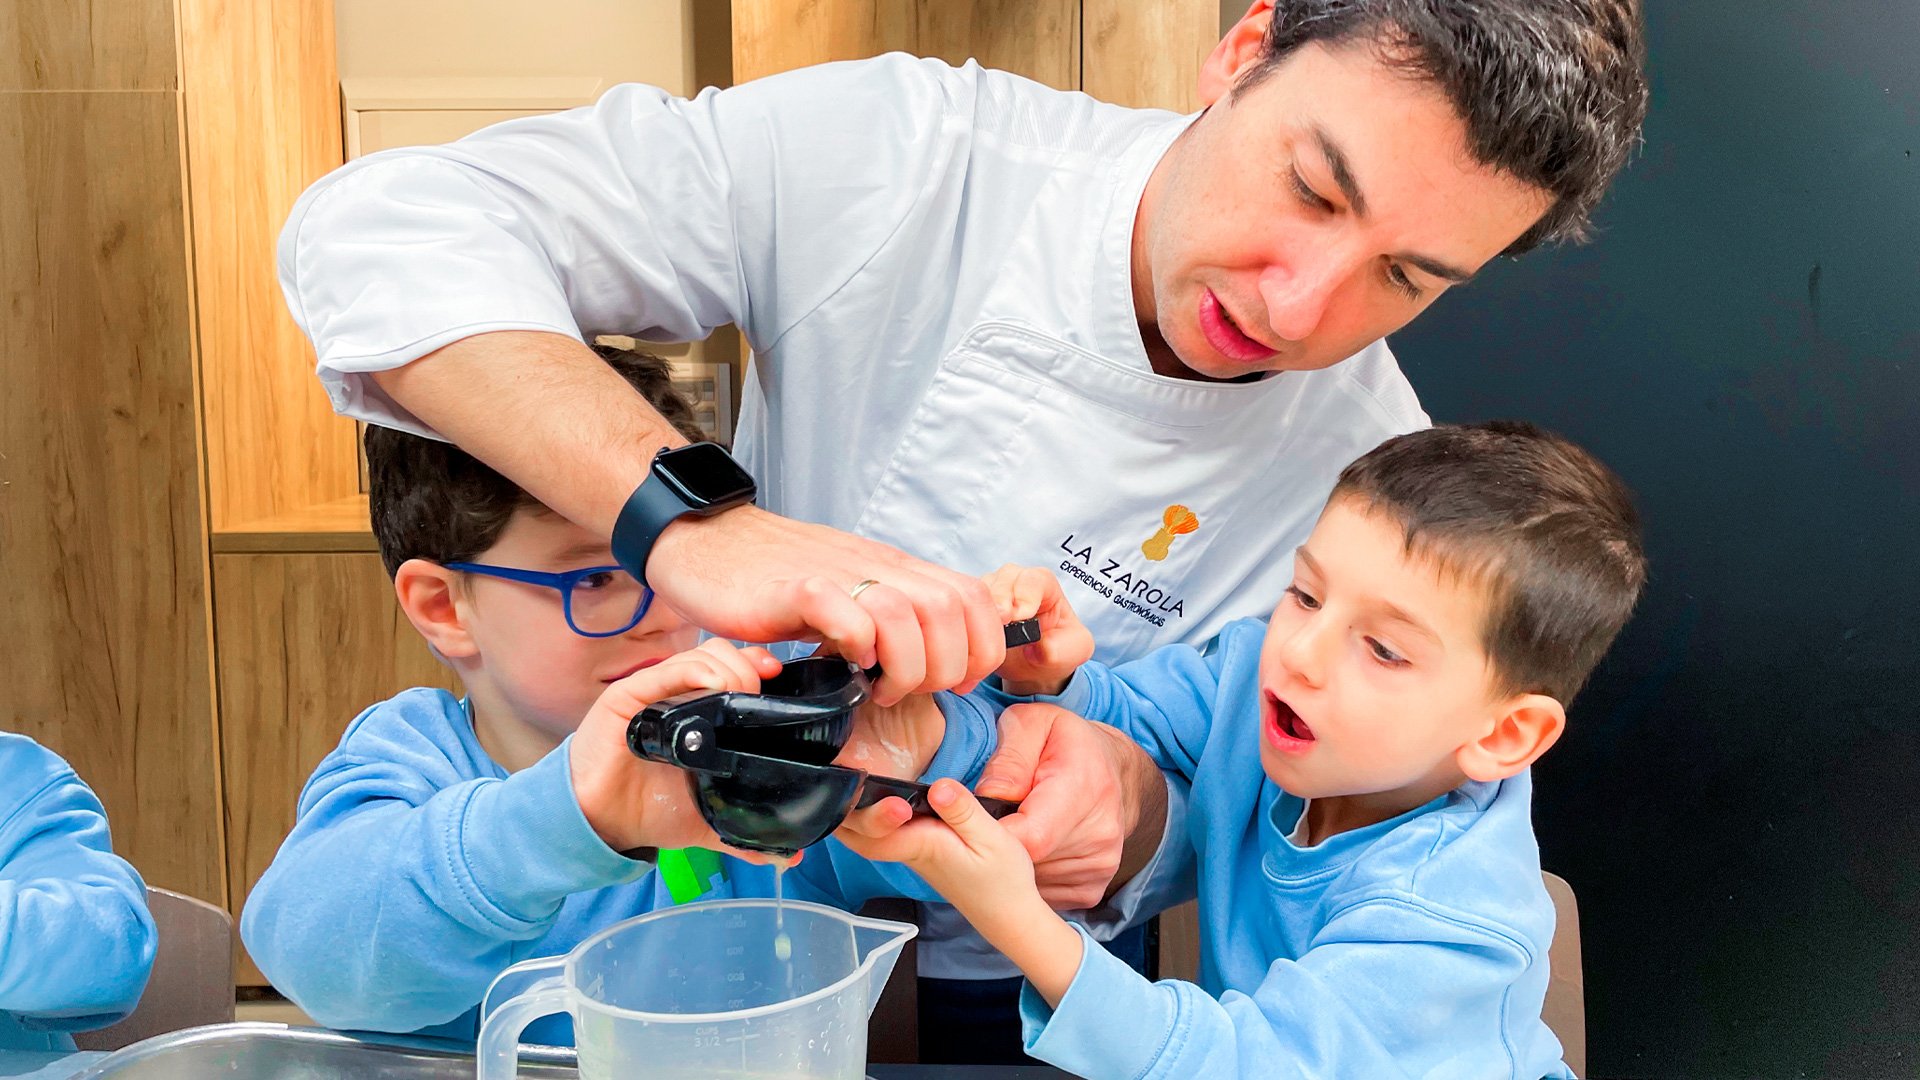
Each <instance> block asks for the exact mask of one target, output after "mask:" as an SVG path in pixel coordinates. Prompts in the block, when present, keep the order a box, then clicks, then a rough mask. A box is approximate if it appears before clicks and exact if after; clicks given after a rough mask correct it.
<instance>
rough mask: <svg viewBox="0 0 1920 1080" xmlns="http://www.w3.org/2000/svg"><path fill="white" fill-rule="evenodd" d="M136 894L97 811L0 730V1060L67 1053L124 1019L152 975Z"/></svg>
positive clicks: (143, 905)
mask: <svg viewBox="0 0 1920 1080" xmlns="http://www.w3.org/2000/svg"><path fill="white" fill-rule="evenodd" d="M153 950H154V933H153V918H152V916H150V915H148V914H147V887H146V885H145V884H143V883H142V882H141V880H140V875H139V874H137V873H135V872H134V869H133V867H131V866H129V865H127V862H126V860H125V859H122V858H120V857H119V856H117V855H115V854H114V853H113V848H112V845H111V843H110V842H109V840H108V838H107V815H106V811H105V810H104V809H102V808H101V806H100V800H99V799H97V798H95V797H94V794H93V792H92V791H91V790H89V789H88V788H87V785H86V784H84V783H82V782H81V781H80V778H79V777H78V776H75V775H74V772H73V770H72V769H71V768H68V767H67V763H66V762H64V761H62V760H60V758H59V756H58V755H56V754H55V753H53V752H52V751H51V750H48V749H47V748H45V747H43V746H41V745H40V744H39V743H36V742H34V741H33V740H32V739H29V738H27V737H26V736H25V735H15V734H12V733H9V732H4V731H0V1050H71V1049H73V1037H72V1036H71V1035H69V1034H68V1032H73V1031H91V1030H93V1029H94V1028H101V1027H106V1026H107V1025H108V1024H111V1023H113V1022H115V1021H116V1020H119V1019H121V1018H122V1017H124V1016H126V1015H127V1013H128V1012H131V1011H132V1009H133V1006H134V1004H135V1003H136V1002H138V1001H139V1000H140V993H141V991H143V990H145V989H146V986H147V975H148V974H149V973H150V972H151V971H152V969H153Z"/></svg>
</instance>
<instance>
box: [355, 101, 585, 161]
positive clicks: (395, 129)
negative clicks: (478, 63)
mask: <svg viewBox="0 0 1920 1080" xmlns="http://www.w3.org/2000/svg"><path fill="white" fill-rule="evenodd" d="M546 111H548V110H545V109H383V110H380V111H378V112H363V113H359V114H357V115H358V116H359V117H360V138H359V145H358V146H357V147H355V148H354V150H355V153H354V156H356V157H358V156H359V155H360V154H371V153H373V152H374V151H376V150H386V149H390V148H392V147H395V146H425V145H430V144H433V143H447V142H452V141H453V140H455V139H458V138H460V137H461V136H464V135H471V134H473V133H474V132H476V131H478V130H480V129H481V128H483V127H486V126H487V125H488V124H497V123H499V122H500V121H502V120H513V119H515V118H517V117H522V116H539V115H541V114H542V113H544V112H546Z"/></svg>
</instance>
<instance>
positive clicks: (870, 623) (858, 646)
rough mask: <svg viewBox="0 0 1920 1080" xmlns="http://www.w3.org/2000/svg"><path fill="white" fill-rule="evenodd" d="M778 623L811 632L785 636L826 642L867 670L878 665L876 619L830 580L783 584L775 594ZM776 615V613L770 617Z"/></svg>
mask: <svg viewBox="0 0 1920 1080" xmlns="http://www.w3.org/2000/svg"><path fill="white" fill-rule="evenodd" d="M773 605H774V606H775V607H777V608H778V609H779V611H778V617H777V621H778V622H780V623H782V624H785V625H791V626H796V627H803V628H807V630H809V631H810V632H797V631H796V632H793V633H789V634H787V635H785V636H787V637H793V638H796V639H803V640H816V639H817V640H820V641H824V642H826V643H827V644H828V645H829V646H830V647H831V648H832V649H833V651H834V652H836V653H838V654H839V655H841V656H844V657H846V658H847V659H849V660H852V661H853V662H854V663H856V664H859V665H860V666H861V667H863V668H868V667H872V666H873V665H874V663H875V650H874V639H875V637H876V636H877V634H878V629H877V627H876V626H875V624H874V619H873V616H872V615H870V614H869V613H868V611H867V609H866V608H865V607H864V606H862V605H861V603H860V602H859V601H858V600H856V599H854V597H853V595H852V594H851V593H850V592H849V591H848V589H846V588H844V587H842V586H841V585H840V584H839V583H838V582H836V581H834V580H833V579H831V578H826V577H809V578H804V579H801V580H799V581H789V582H783V583H782V584H781V585H780V586H779V587H778V588H777V589H776V590H775V592H774V600H773ZM770 614H772V613H770Z"/></svg>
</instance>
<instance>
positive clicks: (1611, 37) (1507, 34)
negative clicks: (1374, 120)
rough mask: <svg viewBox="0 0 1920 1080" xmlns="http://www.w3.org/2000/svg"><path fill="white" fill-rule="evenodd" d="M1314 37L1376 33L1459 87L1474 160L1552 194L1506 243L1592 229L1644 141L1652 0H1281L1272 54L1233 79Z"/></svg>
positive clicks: (1264, 72)
mask: <svg viewBox="0 0 1920 1080" xmlns="http://www.w3.org/2000/svg"><path fill="white" fill-rule="evenodd" d="M1313 42H1319V43H1321V44H1323V45H1326V46H1330V47H1331V46H1339V45H1345V44H1350V43H1355V42H1360V43H1367V44H1371V45H1372V46H1374V47H1375V49H1376V50H1377V53H1378V55H1379V57H1380V58H1381V59H1382V60H1383V61H1385V62H1386V63H1387V64H1388V65H1389V66H1390V67H1392V68H1395V69H1397V70H1399V71H1402V72H1404V73H1406V74H1408V75H1411V76H1413V77H1415V78H1417V79H1419V80H1421V81H1423V82H1427V83H1430V84H1432V85H1433V86H1435V87H1437V88H1439V90H1440V91H1441V93H1443V94H1445V95H1446V97H1447V100H1448V101H1450V102H1451V103H1452V104H1453V107H1454V111H1455V112H1457V113H1459V115H1460V117H1461V119H1462V120H1464V121H1465V122H1466V127H1467V146H1468V150H1469V152H1470V153H1471V154H1472V155H1473V157H1474V160H1476V161H1478V162H1479V163H1480V164H1482V165H1486V166H1489V167H1491V168H1494V169H1498V170H1500V171H1501V172H1504V173H1506V174H1508V175H1510V176H1512V177H1514V178H1515V179H1518V180H1520V181H1522V182H1524V183H1527V184H1530V185H1532V186H1533V187H1536V188H1540V189H1542V190H1545V191H1547V192H1549V193H1551V194H1552V196H1553V205H1552V207H1551V208H1549V209H1548V210H1547V212H1546V214H1545V215H1544V216H1542V217H1541V218H1540V220H1539V221H1537V222H1535V223H1534V225H1533V227H1532V228H1530V229H1528V230H1527V231H1526V232H1525V233H1522V234H1521V236H1520V238H1519V239H1518V240H1515V241H1514V242H1513V244H1512V245H1511V246H1509V247H1508V248H1507V250H1506V252H1505V254H1507V255H1518V254H1520V253H1522V252H1525V251H1529V250H1531V249H1532V248H1534V247H1536V246H1538V245H1539V244H1541V243H1544V242H1548V241H1553V242H1558V241H1562V240H1584V239H1585V238H1586V234H1587V220H1588V216H1589V215H1590V214H1592V212H1593V208H1594V207H1595V206H1596V205H1597V204H1598V203H1599V202H1600V197H1601V196H1602V195H1603V194H1605V192H1606V189H1607V185H1608V184H1609V183H1611V182H1612V180H1613V177H1614V175H1615V174H1616V173H1618V172H1619V171H1620V168H1621V166H1623V165H1625V164H1626V161H1627V157H1628V155H1629V154H1630V153H1632V151H1633V148H1634V147H1635V146H1636V145H1638V143H1639V141H1640V123H1641V121H1642V120H1643V119H1645V117H1646V112H1647V81H1646V75H1645V71H1644V67H1645V63H1646V45H1645V42H1644V40H1643V34H1642V27H1641V22H1640V4H1639V0H1276V3H1275V4H1274V9H1273V22H1272V23H1271V24H1270V25H1269V26H1268V27H1267V36H1266V41H1265V50H1266V51H1265V56H1264V57H1263V58H1262V61H1261V63H1260V65H1259V66H1258V67H1256V68H1254V69H1253V70H1251V71H1249V72H1248V73H1247V74H1246V75H1245V76H1243V77H1242V78H1241V80H1240V82H1239V84H1238V85H1236V86H1235V87H1234V92H1235V93H1236V94H1237V93H1240V92H1242V91H1244V90H1246V89H1247V88H1249V87H1251V86H1254V85H1256V84H1257V83H1259V82H1260V81H1261V80H1263V79H1265V78H1266V77H1267V76H1268V75H1269V74H1271V73H1272V72H1273V70H1274V69H1275V68H1276V67H1278V66H1279V65H1280V64H1281V63H1282V62H1283V61H1284V60H1285V59H1286V58H1287V57H1288V56H1290V55H1292V53H1293V51H1294V50H1296V49H1298V48H1300V47H1301V46H1302V45H1307V44H1310V43H1313Z"/></svg>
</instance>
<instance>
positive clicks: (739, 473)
mask: <svg viewBox="0 0 1920 1080" xmlns="http://www.w3.org/2000/svg"><path fill="white" fill-rule="evenodd" d="M756 490H757V489H756V488H755V487H754V483H753V477H751V476H749V475H747V470H745V469H743V468H741V467H740V463H739V462H737V461H735V460H733V455H731V454H729V453H727V452H726V450H724V449H723V448H721V447H720V446H719V445H717V444H715V443H710V442H698V443H689V444H688V445H686V446H680V447H674V448H670V449H666V450H662V451H660V452H659V453H658V454H655V455H654V457H653V470H652V472H650V473H649V474H648V476H647V478H646V479H645V480H642V481H641V482H640V486H639V487H637V488H634V489H633V494H632V495H629V496H627V504H626V505H625V506H623V507H621V508H620V518H619V520H617V521H615V522H614V525H613V558H614V561H616V562H618V563H619V564H620V565H621V566H624V567H626V568H627V572H628V573H631V574H632V575H633V576H634V577H637V578H639V579H640V580H641V581H642V582H644V581H646V580H647V556H649V555H651V554H653V545H654V542H655V541H657V540H659V539H660V534H661V533H663V532H665V531H666V529H667V526H669V525H671V524H673V523H674V522H675V521H677V520H679V519H680V518H683V517H685V516H687V515H688V514H698V515H699V516H701V517H711V516H712V515H714V514H717V513H719V512H720V511H722V510H730V509H732V508H733V507H736V506H739V505H741V504H742V503H750V502H752V501H753V497H754V494H755V492H756Z"/></svg>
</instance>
